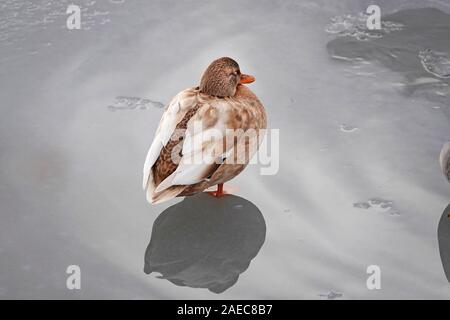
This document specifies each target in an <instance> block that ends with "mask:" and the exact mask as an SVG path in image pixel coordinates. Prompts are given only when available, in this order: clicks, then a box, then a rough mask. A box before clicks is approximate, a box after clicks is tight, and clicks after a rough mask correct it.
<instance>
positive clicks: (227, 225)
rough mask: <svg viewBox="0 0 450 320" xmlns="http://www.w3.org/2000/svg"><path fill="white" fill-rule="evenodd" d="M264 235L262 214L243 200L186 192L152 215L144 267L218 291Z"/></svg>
mask: <svg viewBox="0 0 450 320" xmlns="http://www.w3.org/2000/svg"><path fill="white" fill-rule="evenodd" d="M265 236H266V225H265V221H264V218H263V216H262V214H261V212H260V211H259V209H258V208H257V207H256V206H255V205H254V204H253V203H251V202H250V201H248V200H245V199H243V198H241V197H238V196H234V195H226V196H224V197H222V198H214V197H211V196H210V195H208V194H206V193H201V194H198V195H195V196H192V197H186V198H185V199H184V200H183V201H181V202H179V203H177V204H175V205H173V206H171V207H169V208H167V209H166V210H164V211H163V212H162V213H161V214H160V215H159V216H158V218H157V219H156V220H155V222H154V224H153V229H152V236H151V239H150V243H149V245H148V247H147V250H146V252H145V267H144V272H145V273H147V274H149V273H151V272H158V273H160V274H161V276H160V278H163V279H167V280H169V281H170V282H172V283H174V284H175V285H178V286H188V287H192V288H207V289H209V290H210V291H211V292H214V293H221V292H223V291H225V290H227V289H228V288H230V287H231V286H233V285H234V284H235V283H236V282H237V280H238V278H239V275H240V274H241V273H242V272H244V271H245V270H246V269H247V268H248V266H249V265H250V261H251V260H252V259H253V258H254V257H255V256H256V255H257V254H258V252H259V250H260V249H261V246H262V245H263V243H264V240H265Z"/></svg>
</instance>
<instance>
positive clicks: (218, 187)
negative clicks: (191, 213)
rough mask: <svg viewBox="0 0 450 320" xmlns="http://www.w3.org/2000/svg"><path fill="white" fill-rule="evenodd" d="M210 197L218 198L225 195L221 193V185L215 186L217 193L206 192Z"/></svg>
mask: <svg viewBox="0 0 450 320" xmlns="http://www.w3.org/2000/svg"><path fill="white" fill-rule="evenodd" d="M208 193H209V194H210V195H212V196H214V197H216V198H220V197H222V196H224V195H225V194H226V193H225V192H224V191H223V183H219V184H218V185H217V191H210V192H208Z"/></svg>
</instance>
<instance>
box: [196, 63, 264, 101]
mask: <svg viewBox="0 0 450 320" xmlns="http://www.w3.org/2000/svg"><path fill="white" fill-rule="evenodd" d="M253 81H255V78H254V77H253V76H249V75H246V74H242V73H241V70H240V69H239V65H238V63H237V62H236V61H234V60H233V59H231V58H228V57H223V58H219V59H217V60H214V61H213V62H212V63H211V64H210V65H209V66H208V68H207V69H206V71H205V72H204V73H203V76H202V80H201V81H200V91H201V92H202V93H205V94H208V95H210V96H217V97H232V96H234V94H235V93H236V88H237V86H238V85H240V84H244V83H251V82H253Z"/></svg>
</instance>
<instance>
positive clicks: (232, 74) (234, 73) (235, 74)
mask: <svg viewBox="0 0 450 320" xmlns="http://www.w3.org/2000/svg"><path fill="white" fill-rule="evenodd" d="M237 75H238V73H237V72H236V71H234V72H232V73H230V76H234V77H236V76H237Z"/></svg>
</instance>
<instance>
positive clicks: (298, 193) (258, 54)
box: [0, 0, 450, 299]
mask: <svg viewBox="0 0 450 320" xmlns="http://www.w3.org/2000/svg"><path fill="white" fill-rule="evenodd" d="M77 2H78V3H79V5H80V6H81V9H82V29H81V30H70V31H69V30H67V28H66V17H67V15H66V13H65V12H66V8H67V6H68V5H69V4H70V3H71V1H56V0H39V1H27V0H15V1H13V0H4V1H2V2H1V3H0V66H1V67H0V101H1V105H0V112H1V117H0V203H1V211H0V217H1V223H0V256H1V258H0V298H3V299H5V298H27V299H30V298H57V299H80V298H86V299H91V298H106V299H116V298H125V299H164V298H169V299H170V298H188V299H217V298H223V299H251V298H253V299H265V298H276V299H382V298H383V299H394V298H400V299H412V298H424V299H429V298H437V299H449V298H450V283H449V282H448V280H447V278H446V276H445V273H444V269H443V266H442V263H441V257H440V252H439V245H438V224H439V221H440V219H441V215H442V214H443V210H444V209H445V208H446V207H447V205H448V203H449V202H450V185H449V184H448V182H447V180H446V179H445V178H444V177H443V175H442V172H441V170H440V168H439V161H438V159H439V153H440V150H441V148H442V146H443V145H444V143H445V142H446V141H448V140H450V89H449V84H450V79H449V74H450V73H449V72H450V60H449V59H450V19H449V17H450V15H449V14H450V2H449V1H444V0H435V1H431V0H430V1H425V0H422V1H407V0H395V1H387V0H383V1H377V3H378V5H379V6H380V8H381V13H382V16H383V18H382V21H383V24H382V26H383V28H382V31H380V32H368V31H367V30H364V19H365V16H364V14H363V13H364V12H365V10H366V8H367V7H368V5H369V4H372V3H371V1H366V0H363V1H359V0H344V1H325V0H319V1H309V0H304V1H303V0H296V1H294V0H288V1H273V0H272V1H268V0H263V1H256V0H252V1H245V2H242V1H234V0H233V1H220V2H219V1H214V2H212V1H204V0H200V1H167V0H166V1H143V0H141V1H130V0H124V1H112V0H111V1H94V0H85V1H77ZM417 8H428V9H418V10H409V9H417ZM430 8H434V9H430ZM220 56H231V57H233V58H234V59H236V60H237V61H238V62H239V64H240V66H241V69H242V71H243V72H246V73H249V74H253V75H255V76H256V79H257V80H256V82H255V83H253V84H251V85H250V87H251V89H252V90H253V91H254V92H255V94H257V95H258V97H259V98H260V99H261V101H262V102H263V104H264V105H265V107H266V109H267V114H268V120H269V126H270V128H275V129H280V169H279V172H278V174H276V175H273V176H262V175H260V174H259V173H260V171H259V168H258V166H257V165H252V166H249V167H248V168H247V169H246V170H245V171H244V172H243V173H242V174H240V175H239V176H238V177H237V178H236V179H234V180H232V181H231V182H230V183H229V187H230V188H231V190H233V193H234V194H235V197H233V198H230V199H228V200H223V201H222V202H221V204H220V206H219V205H218V206H217V208H216V207H214V206H213V205H209V204H208V203H209V202H208V201H206V200H205V206H204V207H202V206H200V207H198V206H199V198H190V199H186V200H184V201H183V202H181V201H182V199H175V200H172V201H170V202H167V203H163V204H159V205H155V206H151V205H150V204H148V203H147V202H146V200H145V195H144V193H143V191H142V188H141V180H142V179H141V174H142V167H143V162H144V159H145V155H146V152H147V149H148V147H149V145H150V143H151V141H152V138H153V133H154V131H155V129H156V127H157V125H158V122H159V119H160V117H161V115H162V112H163V109H162V108H161V107H162V105H163V104H165V103H167V102H168V101H169V99H170V98H171V97H172V96H173V95H175V94H176V93H177V92H178V91H180V90H182V89H185V88H187V87H190V86H195V85H197V84H198V82H199V79H200V76H201V73H202V71H203V70H204V68H205V67H206V66H207V65H208V64H209V62H210V61H212V60H213V59H215V58H217V57H220ZM202 196H203V195H201V196H200V197H202ZM200 200H201V198H200ZM233 201H235V202H233ZM195 206H197V208H199V209H198V210H190V209H186V208H187V207H189V208H196V207H195ZM179 208H182V209H179ZM218 208H221V209H220V210H218ZM180 210H183V211H180ZM208 210H209V211H210V213H211V215H208V214H207V212H208ZM182 212H185V215H183V214H182ZM232 215H236V218H232ZM442 221H443V220H442ZM439 225H440V226H441V225H443V224H442V222H441V224H439ZM447 225H448V224H447ZM440 228H441V227H440ZM152 230H153V232H152ZM441 234H444V235H445V234H448V233H446V231H442V232H441ZM241 243H242V246H240V245H239V244H241ZM442 248H444V249H445V246H442V245H441V250H442ZM449 261H450V260H449ZM146 263H147V265H146V271H147V272H148V271H155V272H154V273H151V274H146V273H145V272H144V265H145V264H146ZM69 265H79V266H80V268H81V272H82V284H81V286H82V287H81V290H68V289H67V288H66V278H67V276H68V275H67V274H66V268H67V266H69ZM369 265H378V266H379V267H380V269H381V286H382V287H381V289H380V290H368V289H367V287H366V279H367V277H368V274H367V273H366V269H367V267H368V266H369ZM159 274H160V275H161V276H162V278H166V279H161V278H160V277H158V275H159ZM208 289H209V290H208Z"/></svg>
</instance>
